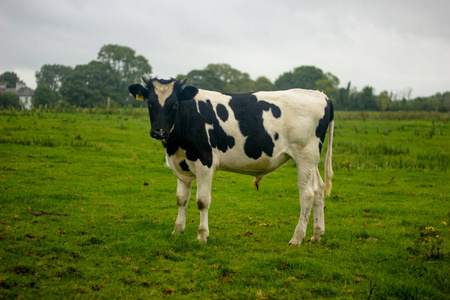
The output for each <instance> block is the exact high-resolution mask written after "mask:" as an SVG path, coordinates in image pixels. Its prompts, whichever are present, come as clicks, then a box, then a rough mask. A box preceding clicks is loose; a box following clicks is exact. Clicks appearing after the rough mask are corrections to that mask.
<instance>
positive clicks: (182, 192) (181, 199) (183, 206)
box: [172, 179, 192, 234]
mask: <svg viewBox="0 0 450 300" xmlns="http://www.w3.org/2000/svg"><path fill="white" fill-rule="evenodd" d="M191 186H192V181H189V182H184V181H181V180H180V179H178V181H177V204H178V216H177V220H176V221H175V229H174V230H173V232H172V234H179V233H183V232H184V229H185V228H186V211H187V206H188V203H189V199H190V198H191Z"/></svg>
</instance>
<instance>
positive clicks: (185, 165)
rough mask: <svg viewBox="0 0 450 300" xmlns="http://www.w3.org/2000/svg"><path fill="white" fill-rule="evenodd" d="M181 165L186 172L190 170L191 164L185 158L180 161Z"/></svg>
mask: <svg viewBox="0 0 450 300" xmlns="http://www.w3.org/2000/svg"><path fill="white" fill-rule="evenodd" d="M179 165H180V167H181V170H183V171H185V172H189V166H188V164H187V163H186V161H185V160H182V161H180V163H179Z"/></svg>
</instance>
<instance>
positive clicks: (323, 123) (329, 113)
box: [316, 99, 334, 153]
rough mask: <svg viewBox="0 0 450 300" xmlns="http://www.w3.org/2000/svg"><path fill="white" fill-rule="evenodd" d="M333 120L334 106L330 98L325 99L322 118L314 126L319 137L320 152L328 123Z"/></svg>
mask: <svg viewBox="0 0 450 300" xmlns="http://www.w3.org/2000/svg"><path fill="white" fill-rule="evenodd" d="M333 120H334V108H333V103H332V102H331V100H329V99H327V106H325V112H324V114H323V117H322V119H320V120H319V125H317V128H316V136H317V137H318V138H319V139H320V143H319V153H321V152H322V144H323V141H324V140H325V135H326V133H327V129H328V125H329V124H330V122H331V121H333Z"/></svg>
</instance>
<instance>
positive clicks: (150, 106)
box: [147, 101, 153, 109]
mask: <svg viewBox="0 0 450 300" xmlns="http://www.w3.org/2000/svg"><path fill="white" fill-rule="evenodd" d="M147 104H148V108H150V109H151V108H152V107H153V105H152V104H151V103H150V101H148V102H147Z"/></svg>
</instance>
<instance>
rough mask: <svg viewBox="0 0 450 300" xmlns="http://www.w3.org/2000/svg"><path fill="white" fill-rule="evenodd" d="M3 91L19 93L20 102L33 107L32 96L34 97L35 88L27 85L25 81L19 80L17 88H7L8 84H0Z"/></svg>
mask: <svg viewBox="0 0 450 300" xmlns="http://www.w3.org/2000/svg"><path fill="white" fill-rule="evenodd" d="M0 91H1V92H11V93H16V94H17V95H19V99H20V104H22V106H23V108H25V109H31V98H33V95H34V90H32V89H30V88H29V87H27V86H26V85H25V84H24V83H21V82H17V83H16V87H15V88H7V87H6V84H2V85H0Z"/></svg>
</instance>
